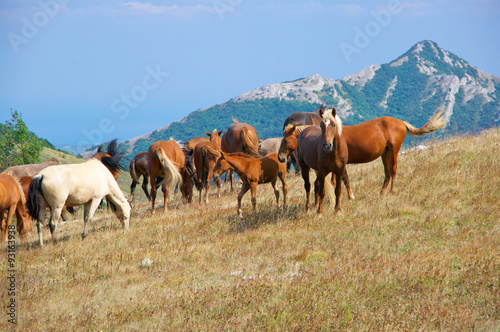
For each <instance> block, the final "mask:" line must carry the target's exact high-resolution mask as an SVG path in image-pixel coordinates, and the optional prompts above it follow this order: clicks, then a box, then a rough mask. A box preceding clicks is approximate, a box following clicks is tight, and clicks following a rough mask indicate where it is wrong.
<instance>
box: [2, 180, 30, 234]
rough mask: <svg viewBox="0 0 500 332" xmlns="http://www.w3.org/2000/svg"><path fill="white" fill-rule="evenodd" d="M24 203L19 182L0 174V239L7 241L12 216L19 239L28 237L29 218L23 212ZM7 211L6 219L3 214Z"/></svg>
mask: <svg viewBox="0 0 500 332" xmlns="http://www.w3.org/2000/svg"><path fill="white" fill-rule="evenodd" d="M25 202H26V200H25V197H24V194H23V190H22V188H21V185H20V184H19V182H18V181H17V180H16V179H15V178H14V177H12V176H11V175H9V174H0V226H1V227H0V229H1V231H2V239H3V240H4V241H8V239H9V233H10V231H9V230H10V225H11V224H12V218H13V217H14V214H15V215H16V219H17V232H18V233H19V235H20V236H21V239H23V240H24V239H25V238H26V236H27V235H28V231H29V225H30V218H29V216H28V215H27V214H26V212H25V210H24V203H25ZM6 211H7V217H5V212H6Z"/></svg>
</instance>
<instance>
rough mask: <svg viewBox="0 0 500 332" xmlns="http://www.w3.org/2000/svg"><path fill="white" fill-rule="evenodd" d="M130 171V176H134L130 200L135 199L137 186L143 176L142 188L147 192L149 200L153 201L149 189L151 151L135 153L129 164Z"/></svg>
mask: <svg viewBox="0 0 500 332" xmlns="http://www.w3.org/2000/svg"><path fill="white" fill-rule="evenodd" d="M128 171H129V173H130V177H131V178H132V183H131V184H130V199H129V200H130V202H133V201H134V193H135V187H136V186H137V184H138V183H139V179H140V177H141V176H142V186H141V187H142V190H144V193H145V194H146V197H147V198H148V201H151V195H150V194H149V191H148V182H149V153H148V152H140V153H138V154H136V155H135V157H134V158H133V159H132V160H131V161H130V163H129V164H128Z"/></svg>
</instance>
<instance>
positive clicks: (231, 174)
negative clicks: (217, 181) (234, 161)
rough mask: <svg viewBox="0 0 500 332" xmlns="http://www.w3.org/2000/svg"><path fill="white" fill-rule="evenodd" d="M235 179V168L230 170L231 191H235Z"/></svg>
mask: <svg viewBox="0 0 500 332" xmlns="http://www.w3.org/2000/svg"><path fill="white" fill-rule="evenodd" d="M233 180H234V173H233V170H229V182H230V183H231V192H233V190H234V189H233Z"/></svg>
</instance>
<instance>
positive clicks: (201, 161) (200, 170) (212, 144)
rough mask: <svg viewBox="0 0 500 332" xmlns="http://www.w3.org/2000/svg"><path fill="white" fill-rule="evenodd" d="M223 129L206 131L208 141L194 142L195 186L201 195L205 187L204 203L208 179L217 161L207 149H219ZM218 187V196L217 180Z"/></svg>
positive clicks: (208, 186)
mask: <svg viewBox="0 0 500 332" xmlns="http://www.w3.org/2000/svg"><path fill="white" fill-rule="evenodd" d="M222 132H223V130H221V131H219V132H217V130H216V129H214V130H213V131H212V133H209V132H208V131H206V132H205V133H206V134H207V136H209V137H210V140H209V141H208V142H206V141H201V142H199V143H198V144H196V146H195V148H194V152H193V158H194V166H195V168H196V178H197V188H198V191H199V192H200V200H199V203H200V204H201V196H202V191H203V188H205V204H207V203H208V190H209V188H210V181H211V180H212V176H213V171H214V167H215V164H216V163H217V157H215V156H214V155H213V154H209V153H207V149H208V148H211V149H212V150H214V151H220V146H221V139H220V135H222ZM217 183H218V187H219V197H220V181H217Z"/></svg>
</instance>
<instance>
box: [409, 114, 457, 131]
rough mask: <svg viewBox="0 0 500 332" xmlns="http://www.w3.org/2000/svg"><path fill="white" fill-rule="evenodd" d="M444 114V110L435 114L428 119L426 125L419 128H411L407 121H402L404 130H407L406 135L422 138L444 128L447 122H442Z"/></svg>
mask: <svg viewBox="0 0 500 332" xmlns="http://www.w3.org/2000/svg"><path fill="white" fill-rule="evenodd" d="M444 112H445V110H441V111H439V112H437V113H436V115H434V116H433V117H432V119H430V120H429V121H428V122H427V123H426V124H424V125H423V126H422V127H420V128H415V127H413V126H412V125H411V124H410V123H409V122H407V121H403V123H404V125H405V127H406V129H407V130H408V133H409V134H410V135H411V136H423V135H426V134H429V133H432V132H435V131H436V130H438V129H441V128H443V127H444V126H446V124H447V123H448V122H446V121H444Z"/></svg>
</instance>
